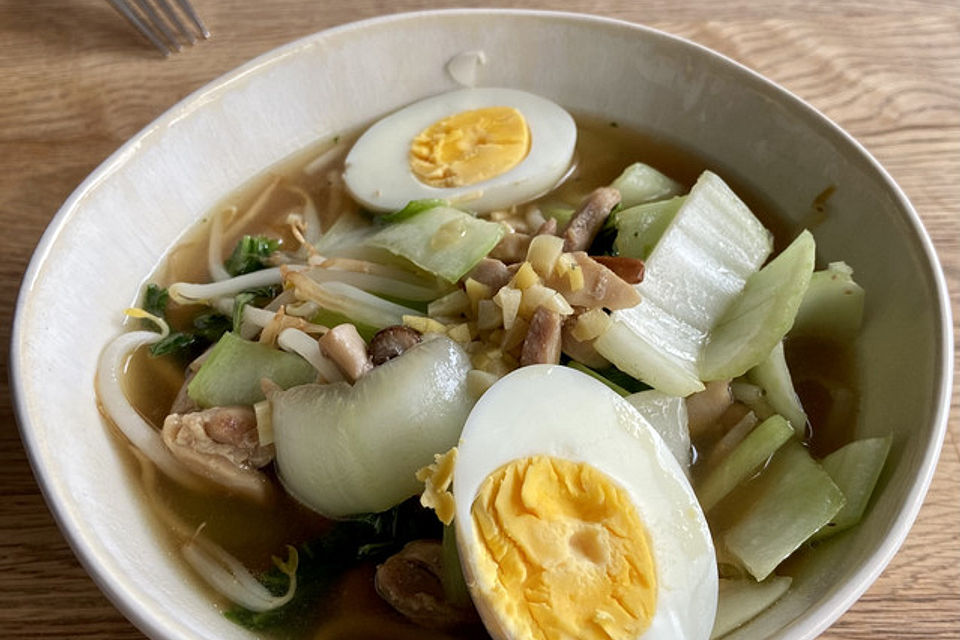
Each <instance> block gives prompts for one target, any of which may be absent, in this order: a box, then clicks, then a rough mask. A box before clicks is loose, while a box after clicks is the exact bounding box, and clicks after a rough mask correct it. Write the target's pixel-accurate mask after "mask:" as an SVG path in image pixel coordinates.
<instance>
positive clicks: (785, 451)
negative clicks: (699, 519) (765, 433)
mask: <svg viewBox="0 0 960 640" xmlns="http://www.w3.org/2000/svg"><path fill="white" fill-rule="evenodd" d="M741 491H742V492H743V493H739V492H738V493H735V494H731V496H730V499H731V500H733V499H736V500H737V501H738V504H740V505H743V511H742V514H741V515H740V517H739V518H738V519H737V520H736V521H735V522H734V523H733V525H732V526H730V527H729V528H727V529H726V530H725V531H722V532H721V533H720V534H719V537H720V539H721V540H722V545H723V546H724V547H725V548H726V550H727V551H728V552H729V553H730V554H731V555H732V556H733V557H734V558H736V559H737V560H738V561H739V562H740V564H741V565H743V567H744V568H745V569H746V570H747V571H749V572H750V574H751V575H752V576H753V577H754V578H756V579H757V580H763V579H765V578H766V577H767V576H769V575H770V574H771V573H772V572H773V570H774V569H775V568H776V567H777V565H779V564H780V563H781V562H782V561H783V560H784V559H786V558H787V556H789V555H790V554H792V553H793V552H794V551H796V550H797V548H798V547H800V545H802V544H803V543H804V542H806V541H807V540H808V539H809V538H810V536H812V535H813V534H814V533H816V532H817V531H818V530H819V529H820V528H821V527H823V526H824V525H825V524H827V523H828V522H830V521H831V520H832V519H833V518H834V516H836V515H837V513H838V512H839V511H840V509H841V508H842V507H843V505H844V503H845V502H846V500H845V498H844V496H843V493H842V492H841V491H840V489H839V488H837V485H836V484H834V482H833V480H832V479H831V478H830V476H829V474H827V472H826V471H824V469H823V467H821V466H820V464H819V463H817V462H816V461H815V460H814V459H813V458H811V457H810V454H809V453H807V450H806V449H805V448H804V446H803V445H802V444H800V443H799V442H797V441H795V440H793V441H791V442H788V443H787V444H785V445H783V446H782V447H781V448H780V450H779V451H778V452H777V453H776V455H774V456H773V459H772V460H771V461H770V464H769V465H768V466H767V467H766V469H764V471H763V473H761V474H760V475H759V476H758V477H757V479H756V480H754V481H753V482H751V483H749V484H748V485H745V486H744V487H742V488H741ZM711 528H713V527H711Z"/></svg>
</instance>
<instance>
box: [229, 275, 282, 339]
mask: <svg viewBox="0 0 960 640" xmlns="http://www.w3.org/2000/svg"><path fill="white" fill-rule="evenodd" d="M278 295H280V286H279V285H268V286H266V287H254V288H252V289H246V290H245V291H241V292H240V293H238V294H237V295H236V296H235V297H234V298H233V325H232V328H233V330H234V331H240V322H241V321H242V320H243V308H244V307H245V306H247V305H248V304H252V305H254V306H256V307H261V306H263V305H265V304H267V303H268V302H270V301H271V300H273V299H274V298H276V297H277V296H278Z"/></svg>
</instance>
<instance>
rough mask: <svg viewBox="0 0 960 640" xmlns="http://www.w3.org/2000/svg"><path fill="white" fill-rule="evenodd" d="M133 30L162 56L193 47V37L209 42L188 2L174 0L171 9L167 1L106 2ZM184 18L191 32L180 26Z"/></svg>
mask: <svg viewBox="0 0 960 640" xmlns="http://www.w3.org/2000/svg"><path fill="white" fill-rule="evenodd" d="M107 2H109V3H110V5H111V6H112V7H113V8H114V9H116V10H117V12H118V13H119V14H120V15H122V16H123V17H124V18H126V19H127V21H128V22H129V23H130V24H131V25H133V27H134V28H135V29H136V30H137V31H139V32H140V33H141V34H142V35H143V36H144V37H145V38H146V39H147V40H149V41H150V42H151V43H152V44H153V46H155V47H156V48H157V49H159V50H160V52H161V53H163V55H164V56H167V55H170V54H171V53H173V52H174V51H180V50H181V49H182V48H183V45H184V43H186V44H195V43H196V42H197V35H198V34H199V35H200V36H202V37H203V38H209V37H210V32H209V31H208V30H207V28H206V26H204V24H203V21H202V20H200V16H198V15H197V12H196V11H194V10H193V7H192V6H190V2H189V0H175V2H176V5H177V9H175V8H174V7H173V6H172V5H171V3H170V2H168V0H107ZM183 18H186V19H187V21H188V22H189V23H190V25H191V26H192V27H193V29H195V31H196V33H195V32H194V30H191V28H190V27H188V26H187V24H185V23H184V20H183Z"/></svg>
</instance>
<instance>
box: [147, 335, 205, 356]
mask: <svg viewBox="0 0 960 640" xmlns="http://www.w3.org/2000/svg"><path fill="white" fill-rule="evenodd" d="M196 344H197V336H195V335H193V334H192V333H183V332H182V331H173V332H171V333H170V335H168V336H167V337H166V338H164V339H163V340H160V341H159V342H154V343H153V344H152V345H150V355H152V356H155V357H158V356H166V355H170V354H176V353H183V352H186V351H189V350H192V349H193V348H194V347H195V346H196Z"/></svg>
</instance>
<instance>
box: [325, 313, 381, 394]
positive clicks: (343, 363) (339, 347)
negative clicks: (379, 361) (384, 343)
mask: <svg viewBox="0 0 960 640" xmlns="http://www.w3.org/2000/svg"><path fill="white" fill-rule="evenodd" d="M320 348H321V349H323V353H324V354H325V355H326V356H327V357H328V358H330V359H331V360H333V361H334V362H335V363H337V366H338V367H339V368H340V370H341V371H342V372H343V375H345V376H346V377H347V379H349V380H350V382H356V381H357V380H358V379H359V378H360V377H362V376H363V374H365V373H366V372H368V371H370V370H371V369H373V363H372V362H370V356H368V355H367V343H366V342H364V341H363V338H361V337H360V334H359V333H358V332H357V328H356V327H355V326H353V325H352V324H349V323H344V324H338V325H337V326H335V327H334V328H333V329H330V331H328V332H326V333H325V334H324V335H323V336H322V337H321V338H320Z"/></svg>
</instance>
